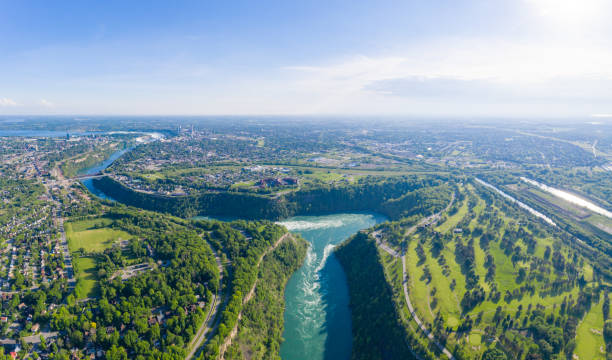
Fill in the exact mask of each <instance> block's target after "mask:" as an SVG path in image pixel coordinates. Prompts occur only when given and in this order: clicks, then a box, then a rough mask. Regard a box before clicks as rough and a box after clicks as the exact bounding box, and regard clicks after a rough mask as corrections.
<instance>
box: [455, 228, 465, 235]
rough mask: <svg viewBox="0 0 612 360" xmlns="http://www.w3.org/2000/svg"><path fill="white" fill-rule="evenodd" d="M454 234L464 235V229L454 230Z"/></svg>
mask: <svg viewBox="0 0 612 360" xmlns="http://www.w3.org/2000/svg"><path fill="white" fill-rule="evenodd" d="M453 232H454V233H455V234H462V233H463V229H462V228H455V229H454V230H453Z"/></svg>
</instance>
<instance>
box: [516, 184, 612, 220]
mask: <svg viewBox="0 0 612 360" xmlns="http://www.w3.org/2000/svg"><path fill="white" fill-rule="evenodd" d="M521 180H523V181H524V182H526V183H528V184H530V185H533V186H536V187H538V188H540V189H542V190H544V191H546V192H548V193H550V194H552V195H554V196H556V197H558V198H561V199H563V200H565V201H567V202H569V203H572V204H574V205H578V206H580V207H583V208H586V209H589V210H591V211H592V212H594V213H596V214H599V215H603V216H605V217H607V218H609V219H612V212H610V211H608V210H606V209H604V208H602V207H600V206H597V205H595V204H593V203H592V202H590V201H587V200H585V199H583V198H581V197H578V196H576V195H574V194H571V193H569V192H567V191H563V190H559V189H555V188H553V187H550V186H548V185H545V184H542V183H539V182H537V181H535V180H531V179H527V178H525V177H521Z"/></svg>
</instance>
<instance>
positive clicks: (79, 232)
mask: <svg viewBox="0 0 612 360" xmlns="http://www.w3.org/2000/svg"><path fill="white" fill-rule="evenodd" d="M109 223H110V220H109V219H95V220H82V221H76V222H68V223H66V224H65V229H66V237H67V239H68V247H69V248H70V251H71V252H75V251H78V250H79V249H84V250H85V251H86V252H99V251H104V250H105V249H108V248H110V247H112V246H113V244H114V243H115V242H118V241H120V240H129V239H130V238H132V236H131V235H130V234H128V233H127V232H125V231H122V230H115V229H110V228H106V227H104V226H107V225H108V224H109Z"/></svg>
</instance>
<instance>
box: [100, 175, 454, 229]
mask: <svg viewBox="0 0 612 360" xmlns="http://www.w3.org/2000/svg"><path fill="white" fill-rule="evenodd" d="M446 181H448V178H446V177H442V176H427V177H421V176H401V177H390V178H378V177H366V178H363V179H361V180H360V181H358V182H356V183H355V184H346V185H339V186H318V187H313V188H307V189H302V190H299V191H294V192H289V193H287V194H283V195H280V196H278V197H270V196H263V195H258V194H251V193H244V192H205V193H201V194H199V195H189V196H163V195H156V194H148V193H144V192H139V191H135V190H132V189H130V188H128V187H126V186H124V185H123V184H121V183H119V182H118V181H115V180H113V179H111V178H109V177H104V178H101V179H94V182H95V184H96V187H98V188H99V189H101V190H102V191H104V192H105V193H106V194H108V195H109V196H111V197H112V198H114V199H117V200H119V201H121V202H123V203H125V204H127V205H131V206H137V207H141V208H144V209H150V210H155V211H162V212H167V213H171V214H174V215H177V216H183V217H189V216H195V215H209V216H232V217H239V218H245V219H270V220H278V219H282V218H286V217H289V216H293V215H313V214H324V213H332V212H347V211H377V212H380V213H382V214H385V215H387V216H388V217H390V218H391V219H397V218H399V217H400V216H406V215H410V211H411V210H406V209H415V208H419V207H424V206H425V204H427V206H429V204H430V203H434V205H435V204H436V203H439V202H440V201H441V199H443V198H445V197H448V196H449V190H448V188H446V187H439V186H440V185H442V184H444V183H445V182H446ZM416 190H421V191H416Z"/></svg>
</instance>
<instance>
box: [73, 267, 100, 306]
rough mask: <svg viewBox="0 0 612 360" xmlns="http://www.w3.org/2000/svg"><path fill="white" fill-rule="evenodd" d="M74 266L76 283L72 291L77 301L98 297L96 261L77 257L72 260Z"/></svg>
mask: <svg viewBox="0 0 612 360" xmlns="http://www.w3.org/2000/svg"><path fill="white" fill-rule="evenodd" d="M74 265H75V266H76V270H77V274H76V278H77V283H76V288H75V291H74V293H75V295H76V297H77V299H84V298H88V297H96V296H98V295H99V293H100V289H99V287H98V276H97V272H96V260H95V259H94V258H91V257H79V258H76V259H74Z"/></svg>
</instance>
